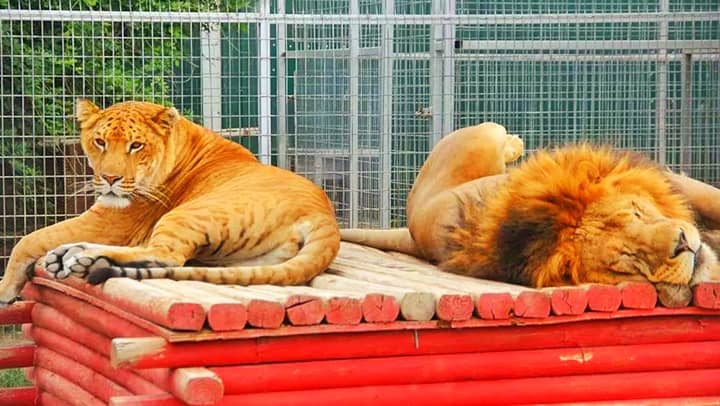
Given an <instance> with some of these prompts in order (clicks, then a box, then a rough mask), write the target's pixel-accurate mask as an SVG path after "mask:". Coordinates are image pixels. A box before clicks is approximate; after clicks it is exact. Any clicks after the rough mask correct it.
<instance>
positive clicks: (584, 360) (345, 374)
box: [211, 341, 720, 394]
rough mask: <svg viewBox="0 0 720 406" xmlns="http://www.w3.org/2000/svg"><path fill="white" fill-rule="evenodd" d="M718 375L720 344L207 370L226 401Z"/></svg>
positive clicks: (587, 349)
mask: <svg viewBox="0 0 720 406" xmlns="http://www.w3.org/2000/svg"><path fill="white" fill-rule="evenodd" d="M708 368H720V342H718V341H706V342H697V343H669V344H647V345H627V346H605V347H586V348H579V347H575V348H561V349H547V350H545V349H542V350H527V351H501V352H486V353H470V354H441V355H418V356H413V357H385V358H367V359H355V360H332V361H309V362H292V363H278V364H260V365H244V366H228V367H216V368H211V370H212V371H213V372H215V373H216V374H217V376H218V377H220V379H222V381H223V382H224V384H225V393H226V394H243V393H254V392H281V391H300V390H310V389H329V388H340V387H352V386H373V385H403V384H425V383H438V382H458V381H463V380H496V379H518V378H531V377H536V376H566V375H582V374H604V373H619V372H648V371H669V370H683V369H708Z"/></svg>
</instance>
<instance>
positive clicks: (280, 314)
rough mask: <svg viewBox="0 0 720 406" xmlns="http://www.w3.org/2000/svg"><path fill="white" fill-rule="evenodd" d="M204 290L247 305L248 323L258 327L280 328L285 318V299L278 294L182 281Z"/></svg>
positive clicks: (184, 283) (183, 283)
mask: <svg viewBox="0 0 720 406" xmlns="http://www.w3.org/2000/svg"><path fill="white" fill-rule="evenodd" d="M179 283H180V284H181V285H186V286H189V287H192V288H194V289H197V290H201V291H203V292H207V293H211V294H215V295H220V296H224V297H228V298H231V299H234V300H237V301H238V302H240V303H242V304H243V305H245V308H246V309H247V323H248V324H249V325H251V326H253V327H257V328H278V327H280V326H281V325H282V323H283V320H285V300H284V298H282V297H280V296H278V295H270V294H262V293H260V292H256V291H253V290H250V289H247V288H245V287H237V288H234V287H232V286H225V285H223V286H220V285H213V284H209V283H205V282H197V281H182V282H179Z"/></svg>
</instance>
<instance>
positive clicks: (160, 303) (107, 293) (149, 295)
mask: <svg viewBox="0 0 720 406" xmlns="http://www.w3.org/2000/svg"><path fill="white" fill-rule="evenodd" d="M36 274H45V275H46V274H47V273H46V272H44V271H42V270H37V269H36ZM63 283H64V284H67V285H69V286H71V287H73V288H75V289H77V290H80V291H82V292H85V293H88V294H90V295H93V296H96V297H98V298H101V299H103V300H105V301H108V302H110V303H112V304H114V305H115V306H117V307H119V308H121V309H125V310H126V311H128V312H132V313H134V314H136V315H138V316H141V317H143V318H145V319H147V320H151V321H153V322H155V323H157V324H159V325H161V326H164V327H167V328H170V329H173V330H189V331H198V330H200V329H202V327H203V325H204V324H205V310H204V309H203V307H202V306H201V305H200V304H199V303H194V302H191V301H188V300H187V299H184V298H182V297H180V296H177V295H172V294H170V293H168V292H166V291H163V290H161V289H158V288H155V287H153V286H149V285H147V284H144V283H141V282H138V281H136V280H133V279H129V278H111V279H108V281H107V282H105V283H104V284H103V285H100V286H93V285H90V284H88V283H87V282H85V281H83V280H80V279H78V278H67V279H64V280H63Z"/></svg>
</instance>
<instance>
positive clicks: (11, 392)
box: [0, 386, 37, 406]
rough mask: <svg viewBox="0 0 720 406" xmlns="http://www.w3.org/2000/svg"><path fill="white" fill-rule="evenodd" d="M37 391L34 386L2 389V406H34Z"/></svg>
mask: <svg viewBox="0 0 720 406" xmlns="http://www.w3.org/2000/svg"><path fill="white" fill-rule="evenodd" d="M36 397H37V389H36V388H35V387H33V386H21V387H17V388H0V405H13V406H33V405H35V398H36Z"/></svg>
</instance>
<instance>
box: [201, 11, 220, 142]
mask: <svg viewBox="0 0 720 406" xmlns="http://www.w3.org/2000/svg"><path fill="white" fill-rule="evenodd" d="M221 53H222V50H221V47H220V24H208V25H207V29H202V30H200V72H201V77H202V113H203V125H204V126H205V127H207V128H209V129H211V130H215V131H218V130H220V129H222V103H221V93H222V86H221V83H222V75H221V57H222V55H221Z"/></svg>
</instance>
